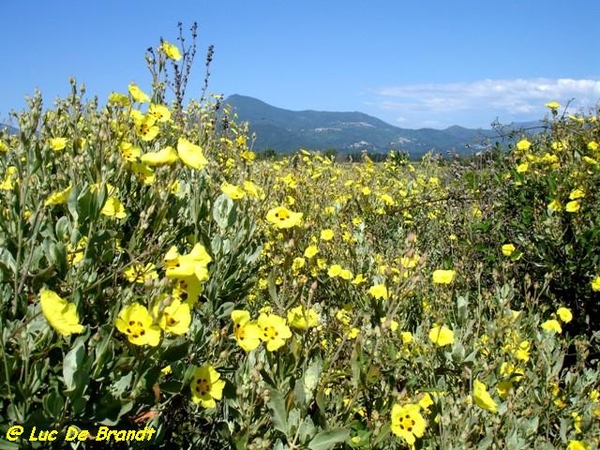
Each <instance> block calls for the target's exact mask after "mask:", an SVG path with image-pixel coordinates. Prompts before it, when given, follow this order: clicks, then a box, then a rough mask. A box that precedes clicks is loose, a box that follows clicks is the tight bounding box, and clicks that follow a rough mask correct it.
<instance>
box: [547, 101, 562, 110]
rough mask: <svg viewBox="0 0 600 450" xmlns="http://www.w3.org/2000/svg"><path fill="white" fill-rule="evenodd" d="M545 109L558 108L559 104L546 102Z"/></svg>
mask: <svg viewBox="0 0 600 450" xmlns="http://www.w3.org/2000/svg"><path fill="white" fill-rule="evenodd" d="M546 108H550V109H552V110H555V109H558V108H560V103H558V102H548V103H546Z"/></svg>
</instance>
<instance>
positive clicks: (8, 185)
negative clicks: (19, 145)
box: [0, 166, 17, 191]
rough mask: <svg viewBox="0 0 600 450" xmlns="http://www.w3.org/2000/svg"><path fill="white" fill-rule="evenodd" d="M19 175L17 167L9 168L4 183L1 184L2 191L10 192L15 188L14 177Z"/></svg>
mask: <svg viewBox="0 0 600 450" xmlns="http://www.w3.org/2000/svg"><path fill="white" fill-rule="evenodd" d="M16 173H17V168H16V167H15V166H8V167H7V168H6V173H5V174H4V181H2V183H0V190H5V191H10V190H11V189H12V188H13V186H14V185H13V177H14V175H15V174H16Z"/></svg>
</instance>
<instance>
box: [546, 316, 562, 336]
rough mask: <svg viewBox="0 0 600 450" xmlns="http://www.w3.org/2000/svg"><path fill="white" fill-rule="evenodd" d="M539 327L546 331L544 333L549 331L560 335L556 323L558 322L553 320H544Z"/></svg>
mask: <svg viewBox="0 0 600 450" xmlns="http://www.w3.org/2000/svg"><path fill="white" fill-rule="evenodd" d="M541 327H542V328H543V329H544V330H546V331H551V332H554V333H559V334H560V333H562V328H561V326H560V323H559V322H558V320H555V319H550V320H546V321H545V322H544V323H543V324H542V325H541Z"/></svg>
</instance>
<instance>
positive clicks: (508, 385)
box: [496, 381, 513, 400]
mask: <svg viewBox="0 0 600 450" xmlns="http://www.w3.org/2000/svg"><path fill="white" fill-rule="evenodd" d="M512 388H513V384H512V381H501V382H500V383H498V386H496V392H498V396H499V397H500V398H501V399H502V400H506V398H507V397H508V394H509V393H510V391H511V389H512Z"/></svg>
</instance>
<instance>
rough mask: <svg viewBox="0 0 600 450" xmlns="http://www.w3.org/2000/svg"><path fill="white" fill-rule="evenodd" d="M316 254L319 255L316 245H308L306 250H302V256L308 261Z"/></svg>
mask: <svg viewBox="0 0 600 450" xmlns="http://www.w3.org/2000/svg"><path fill="white" fill-rule="evenodd" d="M317 253H319V248H318V247H317V246H316V245H309V246H308V247H306V250H304V256H306V257H307V258H308V259H310V258H312V257H313V256H315V255H316V254H317Z"/></svg>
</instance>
